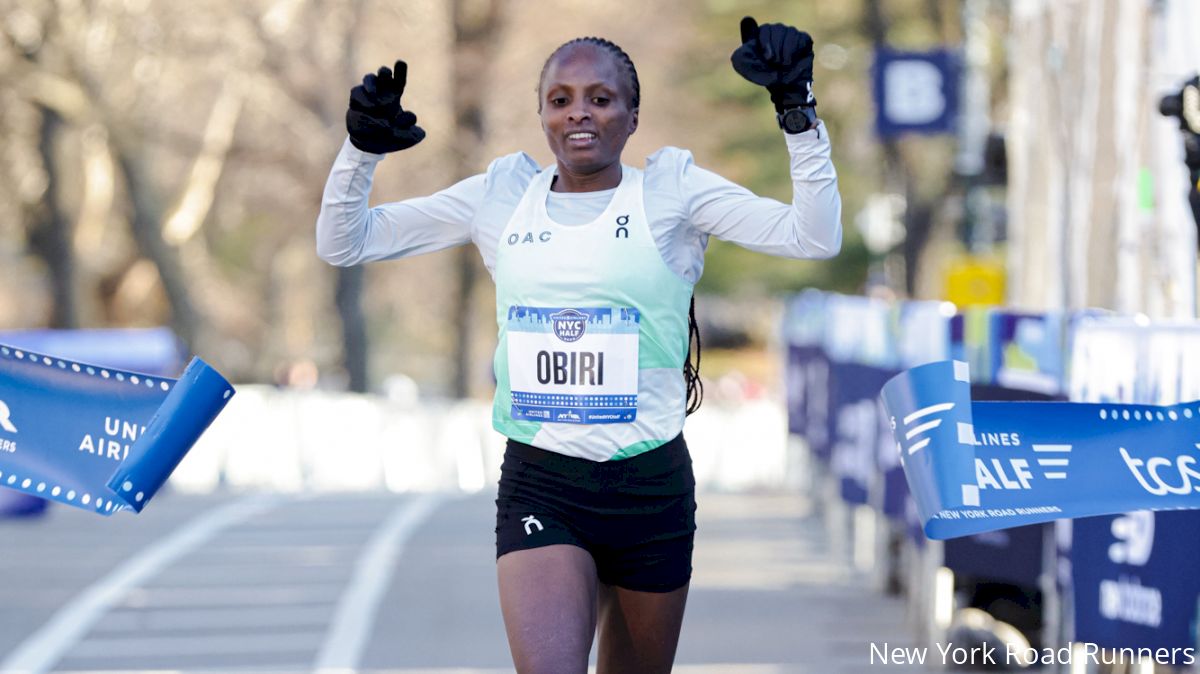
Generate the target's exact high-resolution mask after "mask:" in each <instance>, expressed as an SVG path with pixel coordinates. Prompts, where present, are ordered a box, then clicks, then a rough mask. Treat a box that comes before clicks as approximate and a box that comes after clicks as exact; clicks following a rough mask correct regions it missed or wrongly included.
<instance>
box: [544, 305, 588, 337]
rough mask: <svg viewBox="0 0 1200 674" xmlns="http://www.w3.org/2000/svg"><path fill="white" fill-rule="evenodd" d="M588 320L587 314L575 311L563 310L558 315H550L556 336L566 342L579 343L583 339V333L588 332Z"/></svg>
mask: <svg viewBox="0 0 1200 674" xmlns="http://www.w3.org/2000/svg"><path fill="white" fill-rule="evenodd" d="M587 318H588V317H587V314H584V313H580V312H578V311H576V310H574V309H563V310H562V311H560V312H558V313H556V314H550V322H551V324H552V325H553V326H554V334H555V335H556V336H557V337H558V338H559V339H561V340H562V341H564V342H577V341H579V338H580V337H583V333H584V332H587Z"/></svg>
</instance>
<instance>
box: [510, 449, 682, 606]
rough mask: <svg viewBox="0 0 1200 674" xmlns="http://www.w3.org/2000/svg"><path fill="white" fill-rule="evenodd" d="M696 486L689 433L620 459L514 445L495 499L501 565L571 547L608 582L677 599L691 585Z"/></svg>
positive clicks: (602, 580) (601, 578)
mask: <svg viewBox="0 0 1200 674" xmlns="http://www.w3.org/2000/svg"><path fill="white" fill-rule="evenodd" d="M695 532H696V479H695V477H694V476H693V474H692V458H691V456H690V455H689V454H688V449H687V444H686V443H684V441H683V435H682V434H681V435H679V436H678V437H676V438H675V439H674V440H671V441H670V442H668V443H666V444H665V445H663V446H661V447H658V448H656V449H652V450H650V451H648V452H644V453H642V454H639V455H637V456H635V457H633V458H629V459H621V460H617V461H604V462H599V461H590V460H588V459H580V458H576V457H571V456H564V455H562V454H557V453H555V452H548V451H546V450H543V449H538V448H536V447H533V446H530V445H527V444H524V443H521V442H516V441H514V440H509V441H508V446H507V447H506V448H505V451H504V463H503V464H502V465H501V466H500V489H499V493H498V496H497V498H496V557H497V558H499V557H500V556H502V555H504V554H505V553H509V552H513V551H514V550H528V549H531V548H539V547H542V546H545V545H556V544H563V543H565V544H568V545H575V546H578V547H581V548H583V549H584V550H587V551H588V552H590V553H591V555H592V558H593V559H595V560H596V570H597V572H598V574H599V578H600V582H602V583H606V584H608V585H616V586H618V587H623V588H627V589H630V590H637V591H641V592H670V591H672V590H676V589H678V588H680V587H683V586H684V585H686V584H687V582H688V581H689V580H690V579H691V577H692V540H693V538H694V536H695Z"/></svg>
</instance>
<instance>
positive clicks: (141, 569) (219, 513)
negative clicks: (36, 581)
mask: <svg viewBox="0 0 1200 674" xmlns="http://www.w3.org/2000/svg"><path fill="white" fill-rule="evenodd" d="M280 500H281V499H280V498H279V497H277V496H270V495H259V494H256V495H253V496H247V497H245V498H241V499H238V500H237V501H234V502H233V503H230V504H228V505H226V506H223V507H220V508H217V509H215V510H210V511H208V512H206V513H204V514H203V515H200V516H199V517H197V518H195V519H193V520H191V521H190V522H188V523H186V524H184V525H183V526H182V527H180V528H178V529H175V531H174V533H172V534H171V535H169V536H167V537H166V538H163V539H160V540H159V541H157V542H155V543H152V544H151V545H150V546H149V547H147V548H146V549H145V550H142V551H141V552H140V553H138V554H135V555H133V556H131V557H130V558H129V559H128V560H126V561H125V562H124V563H122V564H120V565H119V566H117V567H116V568H115V569H113V570H112V571H111V572H109V574H108V575H106V576H104V577H103V578H101V579H100V580H98V581H96V582H95V583H93V584H92V585H90V586H89V587H88V588H87V589H85V590H84V591H83V592H81V593H80V594H79V595H77V596H76V597H75V599H73V600H72V601H71V602H69V603H68V604H66V605H65V606H63V607H62V608H60V609H59V610H58V611H57V612H56V613H55V614H54V615H53V616H51V618H50V620H48V621H47V622H46V624H45V625H42V627H41V628H40V629H39V630H38V631H36V632H34V633H33V634H32V635H30V636H29V637H28V638H26V639H25V641H23V642H21V644H20V645H19V646H17V648H16V649H14V650H13V652H12V653H11V654H9V656H8V657H7V658H5V659H4V660H3V661H0V674H43V673H44V672H47V671H49V669H50V668H51V667H53V666H54V665H55V664H56V663H57V662H58V661H59V660H60V659H62V657H63V655H64V654H65V653H66V652H67V650H68V649H70V648H71V647H72V646H74V645H75V644H76V643H78V642H79V640H80V639H82V638H83V637H84V636H85V635H86V634H87V633H88V631H89V630H90V629H91V628H92V626H93V625H94V624H95V623H96V621H97V620H99V619H100V618H101V617H102V616H103V615H104V614H105V613H107V612H108V611H109V610H110V609H111V608H112V607H113V606H115V605H116V604H117V603H118V602H120V601H121V599H123V598H124V597H125V595H126V593H128V592H129V590H131V589H132V588H135V587H137V586H138V585H139V584H141V583H143V582H145V581H146V580H148V579H149V578H152V577H153V576H154V575H155V574H156V573H158V572H159V571H161V570H162V569H164V568H166V567H167V566H170V565H171V564H172V563H174V562H175V561H176V560H178V559H179V558H180V557H182V556H184V555H186V554H187V553H188V552H190V551H192V550H194V549H196V548H197V547H199V546H201V545H204V544H205V543H207V542H208V541H209V540H210V539H211V538H212V537H213V536H215V535H216V534H218V533H219V532H220V531H221V530H223V529H227V528H229V527H231V526H234V525H236V524H238V523H239V522H242V521H244V520H246V519H248V518H250V517H253V516H255V515H257V514H259V513H262V512H264V511H266V510H268V509H270V508H273V507H274V506H276V505H277V504H278V503H279V502H280Z"/></svg>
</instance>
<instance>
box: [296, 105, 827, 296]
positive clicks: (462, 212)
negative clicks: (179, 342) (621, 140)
mask: <svg viewBox="0 0 1200 674" xmlns="http://www.w3.org/2000/svg"><path fill="white" fill-rule="evenodd" d="M783 135H784V138H785V139H786V142H787V147H788V154H789V155H790V159H791V176H792V203H791V204H790V205H789V204H784V203H782V202H780V201H777V200H775V199H770V198H765V197H759V196H757V195H755V194H754V193H752V192H751V191H750V190H748V189H746V188H744V187H742V186H740V185H738V184H736V183H733V182H730V181H729V180H726V179H725V178H722V177H721V176H719V175H717V174H715V173H713V172H711V171H707V170H705V169H702V168H700V167H698V166H696V164H695V162H694V161H693V159H692V153H691V152H688V151H686V150H681V149H679V148H674V147H664V148H662V149H661V150H659V151H657V152H655V153H654V154H652V155H650V156H649V157H648V158H647V159H646V168H645V183H644V194H645V207H646V217H647V218H648V219H649V221H650V229H651V233H652V234H653V237H654V241H655V243H656V244H657V246H658V249H659V252H660V253H661V254H662V257H663V260H664V261H665V262H666V264H667V266H668V267H669V268H670V269H671V270H672V271H674V272H675V273H677V274H679V276H680V277H682V278H683V279H685V280H687V281H688V282H690V283H695V282H696V281H697V280H698V279H699V278H700V274H701V273H702V271H703V269H704V250H705V248H706V247H707V245H708V237H709V236H715V237H717V238H718V239H721V240H724V241H729V242H731V243H735V244H737V245H740V246H742V247H744V248H748V249H750V250H753V251H757V252H762V253H767V254H769V255H778V256H783V257H791V258H829V257H832V256H833V255H836V254H837V252H838V250H839V249H840V248H841V242H842V226H841V213H842V201H841V196H840V195H839V194H838V187H837V172H836V170H835V169H834V167H833V162H832V161H831V159H830V145H829V135H828V132H827V131H826V130H825V126H824V124H821V125H820V127H819V128H818V130H813V131H807V132H805V133H801V134H783ZM383 156H384V155H378V154H371V153H368V152H363V151H361V150H359V149H357V148H355V147H354V146H353V145H352V144H351V143H350V142H349V140H347V141H346V142H345V143H344V144H343V145H342V149H341V152H340V153H339V154H338V157H337V159H336V160H335V162H334V164H333V169H332V170H331V171H330V173H329V178H328V180H327V181H326V183H325V194H324V197H323V200H322V203H321V213H320V215H319V216H318V218H317V253H318V254H319V255H320V256H321V258H322V259H323V260H325V261H326V262H329V263H330V264H334V265H338V266H352V265H356V264H360V263H363V262H371V261H374V260H389V259H395V258H401V257H409V256H413V255H420V254H422V253H431V252H434V251H438V250H442V249H444V248H449V247H451V246H457V245H461V244H465V243H468V242H474V243H475V245H476V246H478V248H479V252H480V254H481V255H482V256H483V262H484V264H485V265H486V266H487V268H488V271H489V272H490V273H492V274H493V277H494V275H495V263H496V246H497V243H498V241H499V238H500V235H501V233H502V232H503V231H504V228H505V225H506V224H507V223H508V221H509V219H510V218H511V216H512V213H513V211H514V210H515V209H516V206H517V204H518V202H520V200H521V196H522V195H523V194H524V193H525V190H526V188H527V187H528V186H529V183H530V181H531V180H532V179H533V177H534V176H535V175H536V174H537V173H538V172H539V171H540V170H541V168H540V167H539V166H538V165H537V163H536V162H535V161H534V160H533V158H532V157H530V156H529V155H527V154H525V153H523V152H520V153H516V154H511V155H507V156H505V157H501V158H499V159H496V160H495V161H493V162H492V163H491V165H490V166H489V167H488V169H487V172H485V173H481V174H479V175H475V176H471V177H470V178H467V179H465V180H462V181H460V182H458V183H455V184H454V185H451V186H450V187H447V188H446V189H444V190H441V191H440V192H437V193H435V194H432V195H430V196H427V197H417V198H414V199H405V200H403V201H396V202H391V203H385V204H382V205H380V206H376V207H374V208H370V207H368V198H369V195H370V192H371V180H372V177H373V174H374V171H375V165H376V164H377V163H378V162H379V160H381V159H382V158H383ZM613 191H614V190H605V191H601V192H583V193H565V192H550V194H549V197H548V201H547V209H548V211H549V213H550V215H551V217H553V218H554V219H555V220H556V221H557V222H559V223H562V224H573V223H576V224H577V223H583V222H590V221H592V220H594V219H595V218H596V217H597V216H598V215H599V214H600V213H601V212H603V211H604V209H605V207H606V206H607V204H608V200H609V199H610V198H611V196H612V193H613Z"/></svg>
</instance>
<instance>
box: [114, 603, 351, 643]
mask: <svg viewBox="0 0 1200 674" xmlns="http://www.w3.org/2000/svg"><path fill="white" fill-rule="evenodd" d="M328 624H329V607H327V606H272V607H261V606H259V607H245V606H243V607H240V608H236V609H228V608H220V609H213V608H201V609H196V608H187V609H155V610H152V611H121V610H116V611H113V612H111V613H109V614H108V615H106V616H104V620H103V621H101V622H100V624H98V625H96V626H95V627H93V628H92V632H91V636H93V637H100V636H112V635H126V634H136V633H140V634H142V635H150V634H156V633H163V632H181V631H209V632H212V631H222V630H223V631H242V630H251V629H257V630H261V629H262V628H264V627H268V626H269V627H270V629H273V630H274V629H281V628H296V629H297V631H303V630H301V629H299V628H312V629H314V630H320V629H324V628H325V627H326V626H327V625H328Z"/></svg>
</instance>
